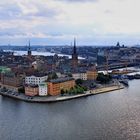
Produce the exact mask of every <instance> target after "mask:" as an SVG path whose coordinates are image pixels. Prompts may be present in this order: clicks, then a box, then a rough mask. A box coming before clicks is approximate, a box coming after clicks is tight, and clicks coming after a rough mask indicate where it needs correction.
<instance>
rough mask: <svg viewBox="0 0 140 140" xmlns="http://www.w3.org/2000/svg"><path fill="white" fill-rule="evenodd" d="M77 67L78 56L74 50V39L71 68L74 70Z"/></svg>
mask: <svg viewBox="0 0 140 140" xmlns="http://www.w3.org/2000/svg"><path fill="white" fill-rule="evenodd" d="M77 66H78V54H77V49H76V39H75V38H74V47H73V53H72V68H76V67H77Z"/></svg>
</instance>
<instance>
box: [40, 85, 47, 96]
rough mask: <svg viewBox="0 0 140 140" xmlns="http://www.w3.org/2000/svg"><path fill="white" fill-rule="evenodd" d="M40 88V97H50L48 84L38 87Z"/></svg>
mask: <svg viewBox="0 0 140 140" xmlns="http://www.w3.org/2000/svg"><path fill="white" fill-rule="evenodd" d="M38 87H39V96H47V95H48V88H47V83H41V84H39V85H38Z"/></svg>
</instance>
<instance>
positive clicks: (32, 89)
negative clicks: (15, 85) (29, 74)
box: [25, 85, 39, 96]
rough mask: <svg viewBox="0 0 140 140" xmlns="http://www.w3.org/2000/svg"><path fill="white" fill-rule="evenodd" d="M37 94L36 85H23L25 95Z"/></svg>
mask: <svg viewBox="0 0 140 140" xmlns="http://www.w3.org/2000/svg"><path fill="white" fill-rule="evenodd" d="M38 94H39V89H38V86H37V85H25V95H27V96H36V95H38Z"/></svg>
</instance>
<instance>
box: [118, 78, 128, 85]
mask: <svg viewBox="0 0 140 140" xmlns="http://www.w3.org/2000/svg"><path fill="white" fill-rule="evenodd" d="M119 82H120V83H122V84H123V85H125V86H129V84H128V80H127V79H121V80H119Z"/></svg>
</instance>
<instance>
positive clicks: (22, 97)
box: [0, 85, 124, 103]
mask: <svg viewBox="0 0 140 140" xmlns="http://www.w3.org/2000/svg"><path fill="white" fill-rule="evenodd" d="M123 88H124V86H122V85H114V86H107V87H102V88H98V89H94V90H90V91H87V92H85V93H83V94H78V95H71V96H54V97H52V96H51V97H48V96H47V97H38V96H35V97H33V99H30V98H27V96H25V95H24V94H21V93H20V94H19V95H18V96H16V95H13V94H8V93H7V92H0V95H2V96H7V97H11V98H14V99H18V100H22V101H25V102H36V103H51V102H59V101H66V100H72V99H76V98H81V97H86V96H91V95H96V94H101V93H106V92H110V91H114V90H120V89H123Z"/></svg>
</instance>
